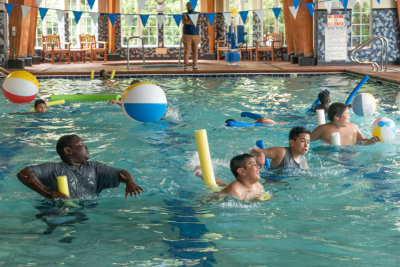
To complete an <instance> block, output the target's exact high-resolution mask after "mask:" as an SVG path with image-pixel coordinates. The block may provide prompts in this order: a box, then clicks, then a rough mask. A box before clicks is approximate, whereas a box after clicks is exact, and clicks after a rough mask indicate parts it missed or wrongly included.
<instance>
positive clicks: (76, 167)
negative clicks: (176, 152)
mask: <svg viewBox="0 0 400 267" xmlns="http://www.w3.org/2000/svg"><path fill="white" fill-rule="evenodd" d="M57 153H58V154H59V155H60V158H61V160H62V162H60V163H51V162H49V163H43V164H39V165H34V166H28V167H25V168H24V169H22V170H21V171H19V172H18V174H17V177H18V179H19V180H20V181H21V182H22V183H23V184H25V185H26V186H28V187H29V188H31V189H32V190H34V191H36V192H37V193H39V194H40V195H42V196H44V197H47V198H51V199H53V198H68V196H66V195H64V194H62V193H60V192H58V185H57V176H63V175H65V176H67V180H68V187H69V193H70V197H71V198H86V197H91V196H94V195H97V194H99V193H100V192H101V190H103V189H105V188H113V187H117V186H119V183H120V182H123V183H125V184H126V188H125V198H126V197H128V195H129V194H130V195H131V196H132V193H133V194H135V196H137V195H138V194H139V195H140V194H141V193H140V191H142V192H143V189H142V188H141V187H140V186H138V185H136V184H135V182H134V181H133V179H132V176H131V174H130V173H129V172H128V171H126V170H123V169H117V168H113V167H110V166H108V165H106V164H103V163H101V162H95V161H88V160H89V151H88V148H87V146H86V145H85V144H84V143H83V140H82V139H81V138H80V137H79V136H77V135H64V136H62V137H61V138H60V139H59V140H58V142H57Z"/></svg>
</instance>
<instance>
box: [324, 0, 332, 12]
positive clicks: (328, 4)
mask: <svg viewBox="0 0 400 267" xmlns="http://www.w3.org/2000/svg"><path fill="white" fill-rule="evenodd" d="M325 7H326V11H327V12H328V14H331V10H332V0H328V1H326V2H325Z"/></svg>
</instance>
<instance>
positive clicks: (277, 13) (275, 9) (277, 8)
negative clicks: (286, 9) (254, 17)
mask: <svg viewBox="0 0 400 267" xmlns="http://www.w3.org/2000/svg"><path fill="white" fill-rule="evenodd" d="M281 10H282V8H281V7H274V8H272V11H274V15H275V19H276V20H278V18H279V14H280V13H281Z"/></svg>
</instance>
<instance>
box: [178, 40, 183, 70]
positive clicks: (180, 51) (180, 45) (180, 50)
mask: <svg viewBox="0 0 400 267" xmlns="http://www.w3.org/2000/svg"><path fill="white" fill-rule="evenodd" d="M181 57H182V38H181V39H180V41H179V57H178V68H179V67H180V66H181Z"/></svg>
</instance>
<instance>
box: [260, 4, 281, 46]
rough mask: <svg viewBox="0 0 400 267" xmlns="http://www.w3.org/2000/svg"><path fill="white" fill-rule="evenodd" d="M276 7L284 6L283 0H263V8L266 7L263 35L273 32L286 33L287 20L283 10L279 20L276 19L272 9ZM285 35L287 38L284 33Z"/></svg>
mask: <svg viewBox="0 0 400 267" xmlns="http://www.w3.org/2000/svg"><path fill="white" fill-rule="evenodd" d="M274 7H282V1H281V0H263V1H262V8H263V9H264V21H263V26H264V27H263V30H264V32H263V35H265V34H267V33H272V32H276V33H285V22H284V18H283V11H282V10H281V13H280V14H279V17H278V20H276V19H275V14H274V11H273V9H272V8H274ZM283 37H284V38H285V34H283ZM284 43H285V41H284Z"/></svg>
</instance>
